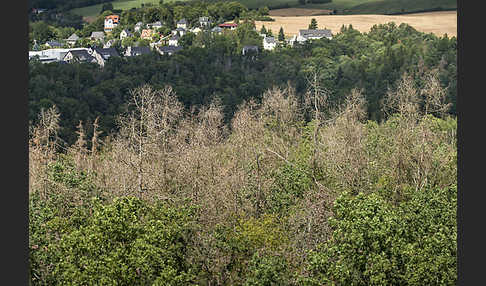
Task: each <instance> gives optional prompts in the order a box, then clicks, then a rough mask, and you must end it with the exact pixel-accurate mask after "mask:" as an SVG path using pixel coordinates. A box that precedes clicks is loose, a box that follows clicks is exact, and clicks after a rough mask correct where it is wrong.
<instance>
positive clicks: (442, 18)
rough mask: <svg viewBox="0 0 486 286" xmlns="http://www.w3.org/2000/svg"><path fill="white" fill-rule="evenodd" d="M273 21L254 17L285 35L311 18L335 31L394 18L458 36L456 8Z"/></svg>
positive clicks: (427, 30) (366, 28)
mask: <svg viewBox="0 0 486 286" xmlns="http://www.w3.org/2000/svg"><path fill="white" fill-rule="evenodd" d="M272 18H274V19H275V21H274V22H262V21H256V22H255V24H256V28H257V29H258V30H260V29H261V27H262V24H263V25H265V28H266V29H271V30H272V32H273V34H274V35H277V34H278V31H279V29H280V27H283V29H284V32H285V35H286V36H287V37H291V36H293V35H295V34H298V32H299V29H307V28H308V26H309V23H310V21H311V19H312V18H316V20H317V24H318V27H319V29H324V28H327V29H331V31H332V33H333V34H336V33H338V32H339V30H340V29H341V27H342V25H346V26H347V25H349V24H351V25H353V28H354V29H357V30H358V31H360V32H362V33H364V32H369V30H370V29H371V27H372V26H373V25H375V24H385V23H388V22H395V24H397V25H400V24H401V23H407V24H409V25H410V26H412V27H414V28H415V29H416V30H418V31H421V32H425V33H434V34H436V35H437V36H443V35H444V34H446V33H447V35H448V36H449V37H451V36H456V37H457V11H440V12H427V13H416V14H405V15H322V16H297V17H284V16H272Z"/></svg>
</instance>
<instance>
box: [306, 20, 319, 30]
mask: <svg viewBox="0 0 486 286" xmlns="http://www.w3.org/2000/svg"><path fill="white" fill-rule="evenodd" d="M308 29H309V30H316V29H317V20H316V18H312V19H311V22H310V24H309V28H308Z"/></svg>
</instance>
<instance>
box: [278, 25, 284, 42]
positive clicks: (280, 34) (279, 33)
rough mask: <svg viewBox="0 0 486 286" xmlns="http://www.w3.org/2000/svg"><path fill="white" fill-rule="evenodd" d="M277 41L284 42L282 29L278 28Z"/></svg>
mask: <svg viewBox="0 0 486 286" xmlns="http://www.w3.org/2000/svg"><path fill="white" fill-rule="evenodd" d="M278 40H279V41H281V42H283V41H285V34H284V30H283V28H282V27H280V30H279V31H278Z"/></svg>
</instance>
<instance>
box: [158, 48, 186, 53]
mask: <svg viewBox="0 0 486 286" xmlns="http://www.w3.org/2000/svg"><path fill="white" fill-rule="evenodd" d="M158 49H159V51H161V52H163V53H174V52H177V51H179V50H182V47H180V46H162V47H159V48H158Z"/></svg>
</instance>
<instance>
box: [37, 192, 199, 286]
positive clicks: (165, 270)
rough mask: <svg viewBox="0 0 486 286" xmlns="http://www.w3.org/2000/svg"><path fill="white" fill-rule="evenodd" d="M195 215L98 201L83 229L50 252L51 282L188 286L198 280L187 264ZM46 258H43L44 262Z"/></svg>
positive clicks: (161, 206)
mask: <svg viewBox="0 0 486 286" xmlns="http://www.w3.org/2000/svg"><path fill="white" fill-rule="evenodd" d="M193 215H194V212H193V210H192V209H191V208H187V207H183V208H175V207H171V206H168V205H166V204H163V203H157V204H155V205H149V204H148V203H146V202H143V201H142V200H140V199H136V198H129V197H126V198H120V199H115V200H114V201H113V202H112V203H110V204H107V205H104V204H102V203H101V202H100V201H99V200H93V201H92V206H91V208H90V211H89V213H87V212H85V213H84V216H83V223H82V224H81V225H79V226H78V227H77V228H74V229H73V228H71V229H69V231H66V232H64V233H63V235H62V236H61V237H60V239H57V240H53V241H51V243H50V244H49V245H48V246H47V249H48V250H46V252H47V253H48V258H50V261H52V262H54V265H53V266H51V269H50V271H49V273H47V274H46V275H47V281H51V283H53V284H65V283H68V284H70V283H74V284H88V285H92V284H96V283H102V284H112V283H115V282H116V283H117V284H120V285H147V284H150V285H186V284H187V283H189V281H190V280H191V279H192V278H193V274H191V270H190V269H191V266H190V265H188V264H187V263H186V261H185V255H186V252H187V249H188V245H189V241H190V239H191V233H192V230H193V227H194V226H193V223H192V221H193V217H192V216H193ZM53 220H54V219H53ZM68 222H69V220H68ZM33 251H36V252H42V251H43V250H42V249H40V248H38V249H36V250H31V252H33ZM34 255H37V254H34ZM44 257H45V255H44V256H40V260H41V262H44V261H42V258H44ZM44 263H45V262H44Z"/></svg>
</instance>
